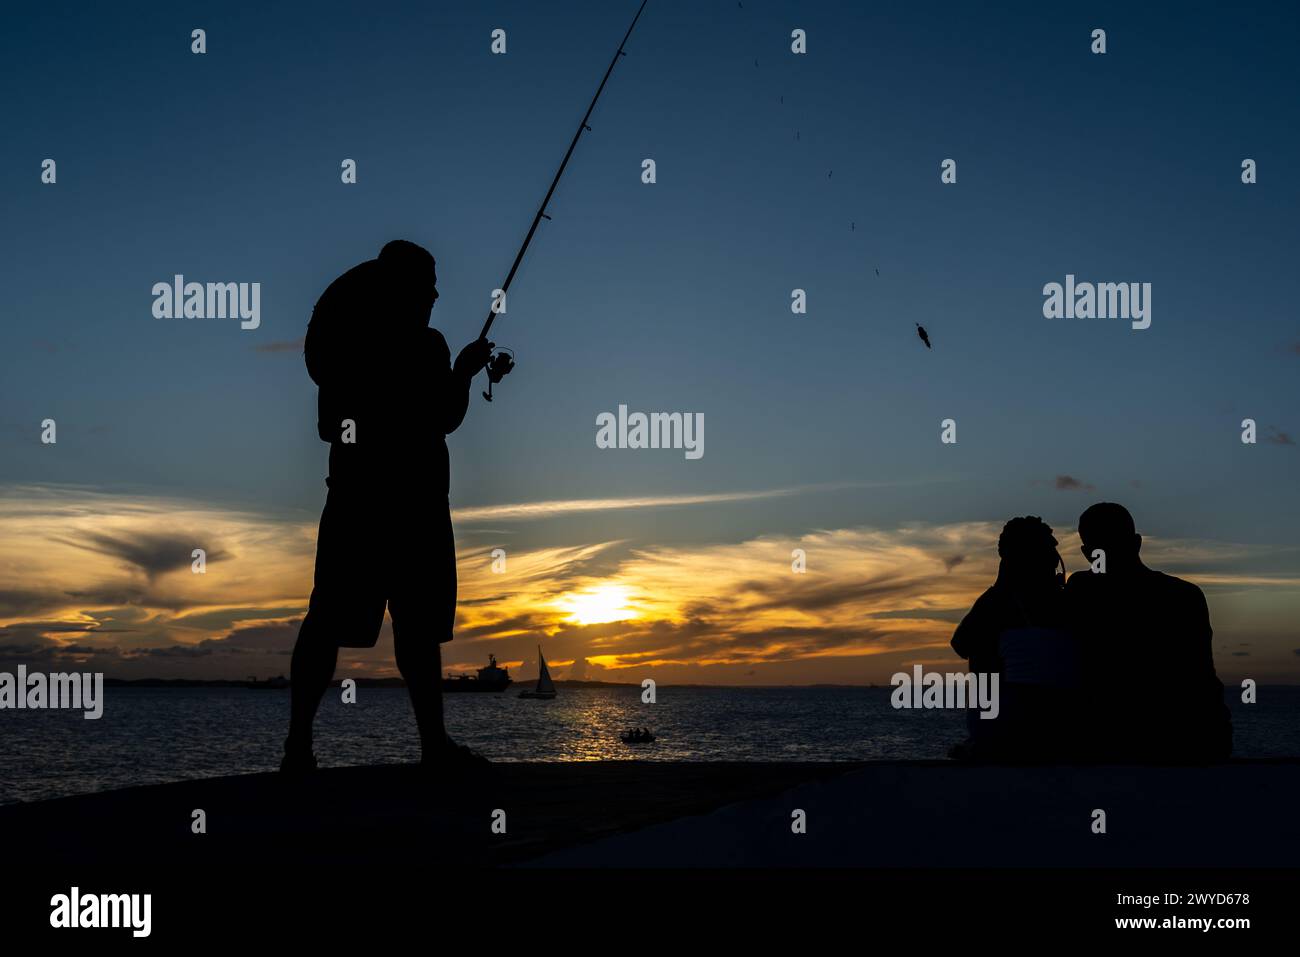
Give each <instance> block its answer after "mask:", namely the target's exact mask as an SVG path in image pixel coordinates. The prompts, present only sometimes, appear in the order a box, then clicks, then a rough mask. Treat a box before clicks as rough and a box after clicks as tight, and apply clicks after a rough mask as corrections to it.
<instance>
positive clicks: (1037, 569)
mask: <svg viewBox="0 0 1300 957" xmlns="http://www.w3.org/2000/svg"><path fill="white" fill-rule="evenodd" d="M998 556H999V558H1000V563H999V566H998V577H997V580H996V581H994V583H993V585H992V586H991V587H990V588H988V589H987V590H986V591H985V592H984V594H982V595H981V596H980V597H979V598H978V599H977V600H976V602H975V604H974V606H972V608H971V610H970V611H969V612H968V613H967V615H966V617H965V618H963V619H962V621H961V624H960V625H958V626H957V631H956V632H955V633H954V634H953V637H952V647H953V650H954V651H956V652H957V654H959V655H961V656H962V657H963V658H965V659H967V661H969V662H970V668H971V671H973V672H976V673H989V674H993V673H996V674H998V675H999V682H998V687H999V698H1000V701H999V706H1000V707H999V713H998V716H997V717H996V718H994V719H992V720H988V719H982V718H980V717H979V712H978V711H970V712H968V720H967V724H968V727H969V729H970V732H971V738H970V741H969V742H968V743H967V744H966V745H964V746H962V747H961V748H959V749H958V755H959V756H961V757H970V758H973V759H975V760H990V761H1034V762H1038V761H1055V760H1062V759H1068V758H1069V757H1070V756H1071V755H1073V754H1074V753H1076V741H1077V732H1076V728H1075V726H1076V722H1077V716H1078V700H1079V699H1078V695H1079V683H1080V659H1079V653H1078V648H1077V645H1076V642H1075V639H1074V638H1073V636H1072V635H1071V634H1070V631H1069V629H1068V627H1067V625H1068V623H1067V621H1066V611H1065V595H1064V586H1065V567H1064V562H1063V561H1062V560H1061V555H1060V553H1059V552H1058V551H1057V541H1056V537H1055V536H1054V535H1053V534H1052V529H1051V527H1050V526H1049V525H1047V523H1046V522H1044V521H1043V520H1042V519H1041V518H1038V517H1037V516H1035V515H1026V516H1023V517H1021V518H1013V519H1011V521H1009V522H1007V523H1006V525H1005V526H1003V528H1002V534H1001V536H999V538H998Z"/></svg>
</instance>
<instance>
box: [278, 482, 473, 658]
mask: <svg viewBox="0 0 1300 957" xmlns="http://www.w3.org/2000/svg"><path fill="white" fill-rule="evenodd" d="M385 606H386V607H387V608H388V613H389V615H390V616H391V618H392V619H393V634H394V636H395V637H397V636H401V637H402V638H405V636H406V635H408V634H409V635H411V636H412V637H415V636H417V635H426V636H428V637H429V638H430V639H431V640H434V641H437V642H445V641H451V632H452V626H453V625H454V624H455V621H456V542H455V538H454V536H453V534H452V529H451V511H450V509H449V507H448V505H447V502H446V500H445V499H443V500H440V501H427V500H425V499H421V498H418V497H416V496H403V495H397V494H390V495H388V496H383V495H380V494H361V493H360V492H355V491H354V492H345V491H342V490H340V489H336V488H331V489H330V492H329V495H328V496H327V497H326V500H325V509H324V511H323V512H321V517H320V535H319V537H318V538H317V541H316V576H315V581H314V584H313V586H312V591H311V602H310V605H309V606H308V610H307V618H308V620H309V621H310V623H311V630H312V631H313V632H315V633H317V634H319V635H320V636H322V637H325V636H328V639H329V640H330V641H331V642H332V643H333V644H336V645H337V646H338V647H340V648H373V647H374V646H375V644H376V643H377V642H378V641H379V630H380V628H381V627H382V626H383V623H384V608H385ZM303 624H304V628H306V626H307V622H304V623H303Z"/></svg>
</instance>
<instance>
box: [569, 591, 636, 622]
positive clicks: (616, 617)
mask: <svg viewBox="0 0 1300 957" xmlns="http://www.w3.org/2000/svg"><path fill="white" fill-rule="evenodd" d="M629 600H630V599H629V593H628V588H627V587H626V586H624V585H596V586H593V587H591V588H584V589H582V590H581V591H575V592H569V593H568V594H567V595H564V596H562V597H561V598H559V599H557V600H556V602H555V606H556V607H557V608H559V609H560V610H561V611H564V612H566V613H567V614H568V616H569V619H568V620H569V621H571V622H573V623H574V624H578V625H603V624H605V623H606V622H611V621H629V620H631V619H633V618H636V617H637V612H636V610H635V609H634V608H630V607H628V602H629Z"/></svg>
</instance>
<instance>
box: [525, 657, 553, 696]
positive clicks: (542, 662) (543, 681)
mask: <svg viewBox="0 0 1300 957" xmlns="http://www.w3.org/2000/svg"><path fill="white" fill-rule="evenodd" d="M537 666H538V668H540V669H541V670H540V671H538V673H537V687H536V688H535V689H533V690H532V691H521V692H519V697H521V698H546V699H547V700H549V699H551V698H554V697H555V682H553V681H552V680H551V673H550V671H548V670H547V668H546V659H545V658H543V657H542V646H541V645H538V646H537Z"/></svg>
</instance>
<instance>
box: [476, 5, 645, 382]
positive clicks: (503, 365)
mask: <svg viewBox="0 0 1300 957" xmlns="http://www.w3.org/2000/svg"><path fill="white" fill-rule="evenodd" d="M648 2H649V0H641V6H640V7H639V8H638V9H637V11H636V16H635V17H633V18H632V25H631V26H629V27H628V28H627V33H625V34H623V41H622V42H621V43H619V45H618V49H617V50H615V51H614V57H613V59H611V60H610V61H609V68H608V69H607V70H605V76H604V77H603V78H602V79H601V81H600V86H598V87H596V95H595V96H593V97H592V98H591V105H590V106H588V107H587V112H586V113H585V114H584V115H583V117H582V122H581V123H579V124H578V131H577V132H576V133H574V134H573V141H572V142H571V143H569V149H568V152H566V153H565V154H564V159H563V160H561V161H560V168H559V169H558V170H556V171H555V178H554V179H553V180H551V188H550V189H548V190H547V191H546V197H545V198H544V199H543V200H542V205H541V206H539V207H538V209H537V215H536V216H534V217H533V224H532V225H531V226H529V227H528V235H527V236H525V237H524V243H523V245H522V246H520V247H519V252H517V253H515V261H514V263H512V264H511V266H510V272H508V273H507V274H506V281H505V282H503V283H502V284H501V295H502V296H503V297H504V296H505V294H506V293H507V292H509V291H510V282H511V280H513V279H514V278H515V273H516V272H517V271H518V269H519V264H520V263H521V262H523V259H524V253H526V252H528V245H529V243H531V242H532V241H533V233H535V232H537V226H538V224H539V223H540V222H541V221H542V220H543V219H550V218H551V217H550V216H547V215H546V206H547V204H548V203H550V201H551V195H552V194H553V193H554V192H555V187H556V186H558V185H559V184H560V177H561V176H563V175H564V168H565V167H566V166H568V165H569V157H570V156H572V155H573V148H574V147H575V146H577V145H578V140H579V139H581V138H582V134H583V133H584V132H590V131H591V127H590V126H588V125H587V121H588V120H589V119H591V111H592V110H594V109H595V108H596V101H597V100H599V99H600V94H601V92H602V91H603V90H604V89H605V84H606V83H607V82H609V75H610V74H611V73H613V72H614V64H615V63H617V62H618V58H619V57H621V56H627V53H626V51H624V49H623V46H624V44H626V43H627V40H628V37H630V36H631V35H632V30H633V29H635V27H636V22H637V21H638V20H640V19H641V11H642V10H644V9H645V5H646V3H648ZM493 305H495V303H494V304H493ZM496 317H497V313H496V310H495V309H493V308H489V309H488V315H487V321H486V322H484V323H483V331H482V332H480V333H479V334H478V337H479V340H480V341H485V340H486V339H487V335H488V332H489V331H490V330H491V328H492V322H493V320H494V319H496ZM514 367H515V362H514V356H513V354H512V353H510V351H509V350H500V351H498V352H497V353H496V355H494V356H493V357H492V360H491V361H490V362H489V363H488V364H487V374H488V387H487V391H486V392H484V393H483V398H485V399H487V400H488V401H489V402H491V401H492V384H493V383H494V382H500V381H501V379H502V377H503V376H504V375H505V374H506V373H507V372H509V371H510V370H511V369H513V368H514Z"/></svg>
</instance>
